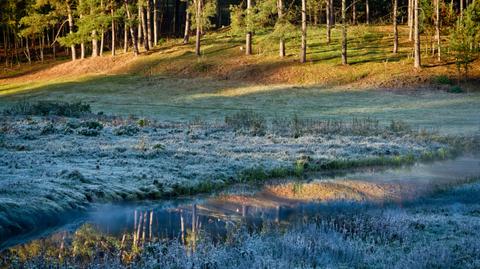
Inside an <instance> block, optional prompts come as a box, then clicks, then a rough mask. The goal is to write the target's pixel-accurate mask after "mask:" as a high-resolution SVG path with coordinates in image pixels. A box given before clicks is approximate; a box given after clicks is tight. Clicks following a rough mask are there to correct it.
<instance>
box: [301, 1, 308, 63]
mask: <svg viewBox="0 0 480 269" xmlns="http://www.w3.org/2000/svg"><path fill="white" fill-rule="evenodd" d="M306 61H307V1H306V0H302V48H301V51H300V62H301V63H304V62H306Z"/></svg>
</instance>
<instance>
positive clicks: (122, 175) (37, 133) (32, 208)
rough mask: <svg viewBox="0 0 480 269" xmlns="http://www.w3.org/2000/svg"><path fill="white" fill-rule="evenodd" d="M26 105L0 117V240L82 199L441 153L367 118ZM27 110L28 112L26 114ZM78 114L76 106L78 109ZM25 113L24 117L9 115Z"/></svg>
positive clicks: (146, 194)
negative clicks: (157, 113)
mask: <svg viewBox="0 0 480 269" xmlns="http://www.w3.org/2000/svg"><path fill="white" fill-rule="evenodd" d="M41 108H42V110H41V113H37V114H40V115H42V116H37V115H33V116H32V115H31V114H35V113H34V112H35V111H36V110H35V108H33V109H32V108H31V107H26V108H24V107H20V108H17V111H20V112H22V111H27V112H28V113H15V109H14V110H9V111H7V112H8V113H5V115H4V116H3V117H1V120H0V126H1V133H0V171H1V173H0V239H5V238H6V237H7V236H11V235H13V234H19V233H22V232H25V231H33V230H34V229H36V228H38V229H41V227H42V226H46V225H50V224H53V223H57V222H58V220H59V219H61V217H62V214H64V213H67V212H72V211H77V210H84V209H85V208H86V207H88V206H89V204H91V203H96V202H100V203H101V202H112V201H124V200H139V199H159V198H167V197H173V196H178V195H185V194H194V193H198V192H208V191H211V190H214V189H218V188H221V187H224V186H226V185H229V184H232V183H236V182H240V181H258V180H264V179H266V178H275V177H285V176H301V174H302V173H304V172H305V171H307V170H309V169H310V170H318V169H332V168H349V167H353V166H362V165H377V164H401V163H404V162H412V161H414V160H418V159H422V158H426V159H431V158H435V157H443V158H444V157H446V155H448V153H449V152H450V150H451V145H450V144H449V142H448V140H442V139H432V137H431V136H429V135H427V134H421V133H418V132H412V131H411V130H409V129H408V128H407V127H405V126H403V125H402V124H401V123H392V124H391V125H389V126H379V124H378V122H375V121H371V120H363V121H358V120H353V121H352V122H350V123H341V122H313V123H312V122H310V123H309V122H307V121H300V120H299V119H296V118H294V119H292V120H289V121H288V122H287V121H284V122H283V124H282V123H281V122H277V123H268V122H266V121H264V120H263V119H262V118H261V117H259V116H256V115H252V114H249V113H247V114H245V115H243V116H242V115H241V114H240V115H236V116H232V117H230V118H227V119H226V122H225V123H223V122H222V123H218V124H207V123H204V122H201V121H196V122H192V123H189V124H176V123H175V124H174V123H167V122H155V121H150V120H148V119H133V118H128V119H125V118H116V117H108V116H103V115H92V114H91V113H89V111H88V110H89V108H88V107H85V106H82V105H81V104H80V105H78V107H77V108H78V109H80V111H81V112H82V113H75V111H73V112H72V111H70V110H68V107H67V109H65V107H63V106H59V107H55V109H59V110H60V111H63V112H64V114H62V115H70V116H75V117H64V116H58V115H52V114H55V113H51V111H48V109H47V111H44V110H43V106H41ZM32 111H33V112H32ZM83 112H85V113H83ZM12 114H30V115H16V116H15V115H12Z"/></svg>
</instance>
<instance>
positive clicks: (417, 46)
mask: <svg viewBox="0 0 480 269" xmlns="http://www.w3.org/2000/svg"><path fill="white" fill-rule="evenodd" d="M418 1H419V0H413V2H414V4H413V8H414V12H413V16H414V22H413V28H414V63H413V67H415V68H417V69H418V68H420V67H421V58H420V57H421V56H420V31H419V29H418V24H419V21H418Z"/></svg>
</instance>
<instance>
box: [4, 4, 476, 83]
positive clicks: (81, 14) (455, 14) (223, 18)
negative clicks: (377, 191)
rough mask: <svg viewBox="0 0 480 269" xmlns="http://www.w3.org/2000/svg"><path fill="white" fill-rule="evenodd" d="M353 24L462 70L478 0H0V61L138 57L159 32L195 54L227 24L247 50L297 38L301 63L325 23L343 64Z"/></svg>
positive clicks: (469, 56)
mask: <svg viewBox="0 0 480 269" xmlns="http://www.w3.org/2000/svg"><path fill="white" fill-rule="evenodd" d="M356 24H367V25H368V24H382V25H389V24H390V25H392V34H393V37H394V38H393V42H392V44H391V46H392V52H393V53H396V52H397V51H398V47H399V44H398V25H399V24H405V25H407V26H408V29H409V33H408V39H409V41H411V48H412V58H413V59H414V61H413V64H414V67H415V68H420V67H421V57H422V56H421V54H422V52H423V53H425V54H431V56H432V57H435V58H436V59H437V61H438V62H441V61H442V60H443V59H442V57H443V58H444V59H448V60H451V59H454V60H455V63H456V65H457V68H458V71H459V72H462V73H464V74H468V69H469V64H470V63H471V62H472V61H474V59H476V57H478V52H479V48H480V45H479V44H480V3H478V1H475V0H474V1H470V0H466V1H465V0H460V1H453V0H452V1H441V0H437V1H435V0H434V1H428V0H392V1H380V0H373V1H372V0H370V1H369V0H364V1H352V0H348V1H347V0H342V1H333V0H301V1H286V0H260V1H251V0H247V1H241V2H240V1H230V0H226V1H215V0H194V1H192V0H187V1H181V0H138V1H136V0H124V1H118V0H65V1H62V0H22V1H14V0H7V1H3V2H2V3H1V4H0V27H1V31H2V34H1V37H0V40H1V43H0V45H1V52H2V53H1V55H0V60H1V61H2V62H4V64H5V66H6V67H9V66H10V67H12V66H13V65H21V64H25V63H31V62H33V61H39V62H43V61H44V60H45V59H47V58H48V59H56V58H57V57H64V58H65V57H71V59H72V60H76V59H83V58H85V57H97V56H104V55H105V51H109V52H110V53H111V55H112V56H115V54H116V53H120V52H121V51H123V52H125V53H127V52H132V53H133V54H135V55H137V54H139V53H140V52H143V51H149V50H151V49H152V48H155V47H156V46H158V45H159V44H160V43H162V42H163V41H164V40H165V38H180V39H182V38H183V41H182V42H181V43H184V44H186V43H189V42H195V53H196V54H197V55H201V40H202V37H203V36H204V35H205V34H206V33H207V32H208V31H211V30H215V29H220V28H224V27H226V26H227V27H228V30H229V31H230V32H231V34H232V35H235V36H245V47H242V50H243V49H244V50H245V53H246V54H247V55H250V54H252V53H253V52H252V44H254V43H255V38H254V36H255V34H256V33H257V32H262V33H267V35H269V37H270V39H271V40H275V41H276V42H278V44H279V45H278V50H279V57H284V56H285V40H286V39H289V38H295V39H299V40H300V42H299V43H300V47H299V48H298V50H299V54H298V55H299V58H300V62H305V61H306V60H307V59H306V54H307V31H308V28H310V27H317V26H319V25H325V27H326V35H325V40H326V42H327V44H329V43H330V42H331V29H332V28H333V27H340V28H341V30H342V35H341V40H339V42H341V46H340V48H341V57H342V63H343V64H348V55H347V46H348V41H349V37H348V27H347V26H351V25H356ZM422 36H423V38H424V42H425V40H426V41H427V43H428V44H424V45H425V49H423V47H422V45H423V44H421V40H422V38H421V37H422ZM193 38H195V40H194V41H193V40H192V39H193ZM367 42H368V40H367ZM181 43H180V42H179V43H178V45H181Z"/></svg>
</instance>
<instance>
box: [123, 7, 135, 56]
mask: <svg viewBox="0 0 480 269" xmlns="http://www.w3.org/2000/svg"><path fill="white" fill-rule="evenodd" d="M125 10H126V12H127V19H128V21H130V22H131V21H132V15H131V14H130V10H129V8H128V0H125ZM129 28H130V36H131V37H132V45H133V55H135V56H137V55H138V44H137V39H136V38H137V37H136V35H135V31H134V30H133V27H129Z"/></svg>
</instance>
